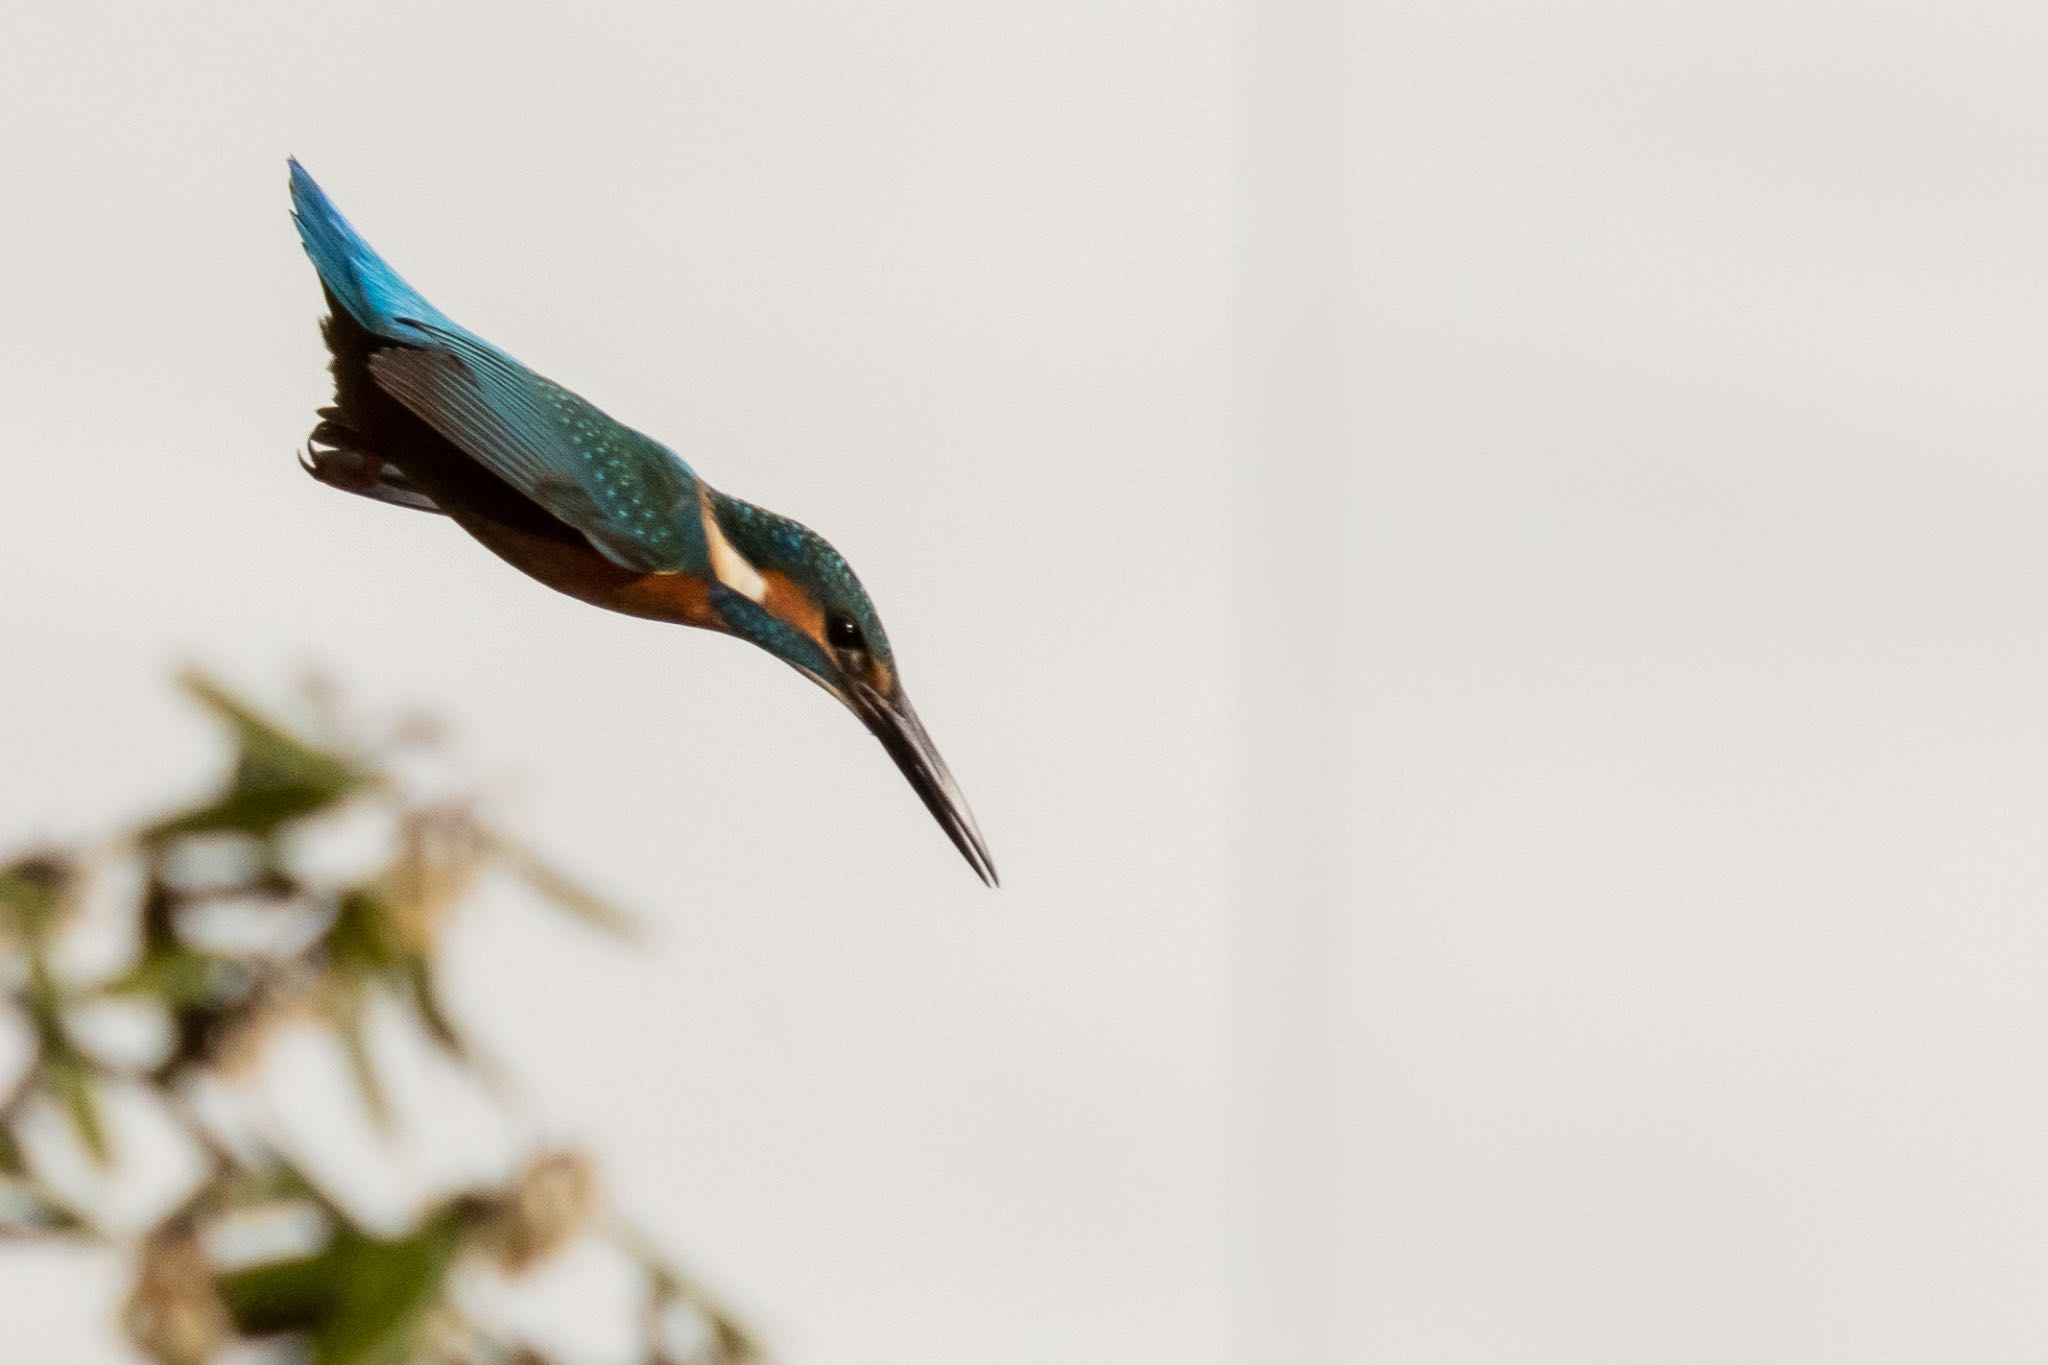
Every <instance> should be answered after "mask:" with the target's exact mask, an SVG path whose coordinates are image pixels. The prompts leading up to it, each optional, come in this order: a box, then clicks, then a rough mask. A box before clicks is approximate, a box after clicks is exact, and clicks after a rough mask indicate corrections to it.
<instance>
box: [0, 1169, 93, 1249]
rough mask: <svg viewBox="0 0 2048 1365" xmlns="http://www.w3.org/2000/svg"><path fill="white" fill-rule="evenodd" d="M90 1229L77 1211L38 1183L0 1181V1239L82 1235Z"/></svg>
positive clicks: (15, 1180) (17, 1180)
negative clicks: (68, 1233)
mask: <svg viewBox="0 0 2048 1365" xmlns="http://www.w3.org/2000/svg"><path fill="white" fill-rule="evenodd" d="M90 1227H91V1225H90V1224H89V1223H87V1222H86V1220H85V1219H84V1218H83V1217H82V1216H80V1214H79V1213H78V1211H77V1210H76V1209H73V1208H72V1207H71V1206H70V1205H69V1204H66V1203H65V1202H64V1201H63V1200H61V1199H59V1198H58V1197H57V1196H56V1195H54V1194H52V1193H51V1192H50V1191H48V1190H46V1189H44V1188H43V1187H42V1185H40V1184H38V1183H37V1182H35V1181H33V1180H26V1179H0V1237H30V1236H38V1235H51V1234H56V1233H66V1232H82V1231H86V1230H88V1229H89V1228H90Z"/></svg>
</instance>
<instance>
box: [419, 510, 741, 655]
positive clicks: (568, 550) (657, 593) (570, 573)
mask: <svg viewBox="0 0 2048 1365" xmlns="http://www.w3.org/2000/svg"><path fill="white" fill-rule="evenodd" d="M457 520H459V521H461V522H462V525H463V529H465V530H467V531H468V532H469V533H470V534H471V535H473V536H475V537H476V538H477V539H478V540H480V541H482V542H483V543H484V545H485V546H487V547H488V548H489V549H490V550H491V551H492V552H493V553H494V554H496V555H497V556H498V557H499V558H500V559H502V560H504V561H505V562H506V563H507V564H510V565H511V566H512V567H513V568H515V569H517V570H519V571H520V572H521V573H523V574H525V575H526V576H527V577H529V578H532V579H535V580H536V581H538V582H541V583H545V584H546V585H547V586H549V587H550V588H553V589H554V590H555V591H556V592H560V593H567V594H568V595H569V596H571V597H574V598H577V599H579V600H581V601H584V602H588V603H590V604H591V605H592V606H597V607H603V608H605V609H606V610H608V611H616V612H623V613H624V614H625V615H627V616H640V617H644V618H646V619H648V620H650V621H671V622H674V623H676V624H677V625H685V626H697V627H700V628H702V629H706V630H718V629H722V628H723V623H722V622H721V621H720V620H719V618H718V613H717V612H716V611H714V610H712V607H711V588H710V584H709V583H707V582H706V581H705V580H704V579H702V578H698V577H695V576H694V575H690V574H679V573H635V572H633V571H632V570H630V569H622V568H620V567H619V566H618V565H616V564H614V563H612V562H611V561H610V560H609V559H606V558H605V557H604V556H603V555H601V554H599V553H598V552H597V551H596V550H594V549H592V548H591V547H590V546H589V545H587V544H585V543H582V542H576V543H570V542H567V541H561V540H556V539H554V538H552V537H549V536H539V535H534V534H532V533H531V532H527V531H521V530H518V529H517V528H514V527H510V526H506V525H504V524H503V523H502V522H495V521H484V520H481V519H477V518H470V517H463V516H461V515H460V514H457Z"/></svg>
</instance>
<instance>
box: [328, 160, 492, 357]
mask: <svg viewBox="0 0 2048 1365" xmlns="http://www.w3.org/2000/svg"><path fill="white" fill-rule="evenodd" d="M291 171H292V221H293V222H294V223H296V224H297V225H298V229H299V240H300V241H301V242H303V243H304V244H305V247H306V255H308V256H309V257H311V258H312V261H313V268H314V269H315V270H317V271H319V272H320V282H321V283H322V284H324V285H326V286H327V292H328V293H329V294H330V295H332V296H333V298H334V301H335V302H336V303H338V304H340V305H341V307H342V308H344V309H346V310H347V312H348V314H349V316H350V317H351V318H352V319H354V321H355V322H356V324H357V325H358V326H360V327H362V328H363V329H364V330H366V331H369V332H371V333H374V334H375V335H378V336H381V337H385V338H388V339H389V340H392V341H407V342H410V341H417V340H418V339H419V332H418V331H417V329H415V328H414V327H412V326H410V325H409V322H410V321H411V320H415V319H416V320H418V321H420V322H428V323H438V324H441V325H444V326H449V327H452V326H453V325H454V324H452V323H450V322H449V321H448V319H447V318H446V317H444V316H443V315H442V313H441V311H440V310H439V309H437V308H435V307H434V305H433V304H431V303H428V302H427V301H426V299H424V298H422V297H421V296H420V294H419V291H418V290H416V289H414V288H413V287H412V286H411V285H409V284H407V283H406V282H405V280H404V278H403V277H402V276H400V275H399V273H398V272H397V271H396V270H393V269H392V268H391V267H390V266H389V265H388V264H386V263H385V260H384V258H383V257H382V256H379V255H378V254H377V253H376V251H375V250H374V249H372V248H371V246H370V244H369V243H368V242H366V241H364V240H363V239H362V237H361V236H360V235H359V234H358V233H357V232H356V230H355V229H354V228H353V227H351V226H349V221H348V219H346V218H344V217H342V216H341V210H340V209H337V208H336V207H335V206H334V201H333V200H331V199H329V198H328V197H327V192H326V191H325V190H323V189H321V188H320V186H319V184H318V182H316V181H315V180H314V179H313V177H312V176H310V175H308V174H307V173H306V168H305V167H304V166H301V165H300V164H299V162H298V158H296V157H294V158H292V161H291Z"/></svg>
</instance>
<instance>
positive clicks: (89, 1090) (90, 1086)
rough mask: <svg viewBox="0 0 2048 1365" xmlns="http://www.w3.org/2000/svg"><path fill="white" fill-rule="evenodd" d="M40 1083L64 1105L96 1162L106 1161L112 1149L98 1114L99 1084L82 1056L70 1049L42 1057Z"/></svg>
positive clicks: (106, 1162) (110, 1157)
mask: <svg viewBox="0 0 2048 1365" xmlns="http://www.w3.org/2000/svg"><path fill="white" fill-rule="evenodd" d="M43 1084H44V1085H45V1086H47V1087H48V1088H49V1091H50V1094H51V1095H52V1096H53V1097H54V1098H55V1099H56V1101H57V1103H58V1104H60V1105H62V1106H63V1108H64V1112H65V1114H66V1115H67V1116H68V1117H69V1118H70V1120H71V1126H72V1128H73V1129H75V1130H76V1131H77V1133H78V1140H79V1141H80V1142H81V1143H83V1144H84V1145H85V1150H86V1152H87V1154H89V1155H90V1156H91V1157H92V1159H93V1161H94V1162H95V1163H96V1164H98V1165H100V1166H103V1167H104V1166H107V1165H109V1164H110V1163H111V1162H112V1161H113V1159H114V1153H113V1148H112V1146H111V1145H110V1144H109V1143H108V1141H107V1128H106V1123H105V1121H104V1120H103V1119H102V1117H101V1115H100V1095H99V1085H98V1082H97V1080H96V1078H95V1077H94V1076H93V1073H92V1068H91V1067H90V1066H88V1065H87V1064H86V1062H85V1059H84V1058H82V1057H80V1056H79V1055H78V1054H76V1053H73V1052H66V1053H62V1054H59V1055H57V1056H54V1057H45V1058H44V1059H43Z"/></svg>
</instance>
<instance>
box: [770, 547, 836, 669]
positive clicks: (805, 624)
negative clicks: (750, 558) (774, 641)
mask: <svg viewBox="0 0 2048 1365" xmlns="http://www.w3.org/2000/svg"><path fill="white" fill-rule="evenodd" d="M761 577H762V578H763V579H764V580H765V581H766V582H767V584H768V591H767V592H766V593H764V594H762V597H761V605H762V606H764V607H766V608H767V609H768V611H769V614H771V615H773V616H776V617H779V618H781V619H782V620H784V621H787V622H789V624H791V625H793V626H795V627H796V628H797V629H798V630H800V631H802V632H803V633H804V634H806V635H808V636H810V637H811V638H812V639H813V640H815V641H817V642H818V644H819V645H820V646H821V647H822V648H823V649H824V650H825V654H826V656H827V657H830V656H831V653H832V648H831V646H829V645H827V644H825V611H824V608H822V607H820V606H819V605H818V604H817V603H816V602H814V601H812V600H811V595H810V594H809V593H807V592H805V591H804V590H803V589H802V588H800V587H798V586H797V585H796V583H795V582H794V581H793V580H792V579H791V578H790V576H789V575H788V574H786V573H783V572H782V571H781V570H779V569H770V570H768V571H767V572H766V573H764V574H762V575H761Z"/></svg>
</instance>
